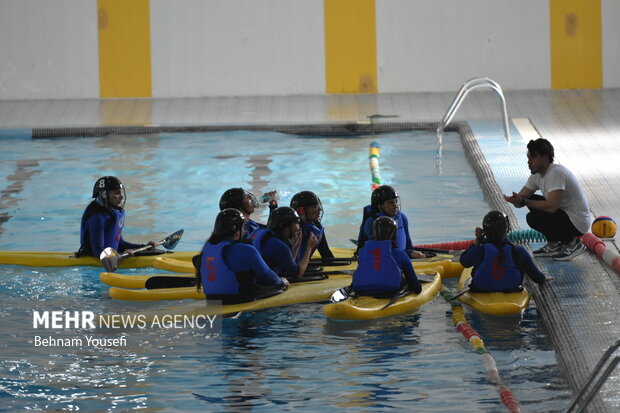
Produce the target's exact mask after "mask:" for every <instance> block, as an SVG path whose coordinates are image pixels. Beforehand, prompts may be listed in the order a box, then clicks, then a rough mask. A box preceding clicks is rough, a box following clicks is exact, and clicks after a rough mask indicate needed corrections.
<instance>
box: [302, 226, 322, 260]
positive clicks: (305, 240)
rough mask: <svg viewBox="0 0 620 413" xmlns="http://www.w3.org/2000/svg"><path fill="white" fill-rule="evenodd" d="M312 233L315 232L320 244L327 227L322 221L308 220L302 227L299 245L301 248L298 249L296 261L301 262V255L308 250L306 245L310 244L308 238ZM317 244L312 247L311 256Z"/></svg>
mask: <svg viewBox="0 0 620 413" xmlns="http://www.w3.org/2000/svg"><path fill="white" fill-rule="evenodd" d="M310 233H313V234H314V236H315V237H316V239H317V243H316V245H317V246H318V245H319V244H320V243H321V239H322V238H323V234H324V233H325V228H323V226H322V225H321V224H320V223H316V224H315V223H314V222H307V223H305V224H304V225H302V227H301V244H300V245H299V250H298V251H297V257H295V261H296V262H299V261H300V260H301V257H303V256H304V251H306V246H307V245H308V238H309V237H310ZM317 246H315V247H314V248H313V249H312V252H311V253H310V256H312V254H314V251H316V249H317Z"/></svg>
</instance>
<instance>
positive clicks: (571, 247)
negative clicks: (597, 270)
mask: <svg viewBox="0 0 620 413" xmlns="http://www.w3.org/2000/svg"><path fill="white" fill-rule="evenodd" d="M585 250H586V246H585V245H583V244H582V243H581V240H580V239H579V238H575V239H574V240H572V241H571V242H569V243H566V244H562V250H561V251H560V252H559V253H557V254H556V255H554V256H552V257H551V258H553V259H554V260H555V261H568V260H572V259H573V258H575V257H576V256H577V255H580V254H582V253H584V252H585Z"/></svg>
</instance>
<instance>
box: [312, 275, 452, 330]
mask: <svg viewBox="0 0 620 413" xmlns="http://www.w3.org/2000/svg"><path fill="white" fill-rule="evenodd" d="M440 289H441V275H440V274H439V272H436V273H435V276H434V277H433V281H432V282H429V283H422V292H421V293H420V294H407V295H406V296H404V297H401V298H399V299H398V300H396V301H394V302H393V303H392V304H390V305H389V306H388V307H387V308H384V307H385V306H386V305H387V304H388V303H389V302H390V298H373V297H351V298H347V299H346V300H344V301H340V302H338V303H332V304H327V305H326V306H324V307H323V313H324V314H325V315H326V316H327V318H329V319H331V320H337V321H352V320H372V319H375V318H382V317H388V316H391V315H396V314H403V313H406V312H409V311H412V310H414V309H416V308H418V307H420V306H421V305H423V304H426V303H428V302H429V301H431V300H432V299H433V298H434V297H435V296H436V295H437V294H438V293H439V290H440Z"/></svg>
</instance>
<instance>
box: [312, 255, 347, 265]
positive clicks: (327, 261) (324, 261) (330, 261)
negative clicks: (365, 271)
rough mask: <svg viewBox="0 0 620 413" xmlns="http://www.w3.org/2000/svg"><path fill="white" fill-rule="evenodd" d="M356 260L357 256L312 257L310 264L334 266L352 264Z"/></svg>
mask: <svg viewBox="0 0 620 413" xmlns="http://www.w3.org/2000/svg"><path fill="white" fill-rule="evenodd" d="M356 261H357V257H346V258H340V257H334V258H310V264H320V265H329V266H332V267H334V266H337V265H350V264H351V263H352V262H356Z"/></svg>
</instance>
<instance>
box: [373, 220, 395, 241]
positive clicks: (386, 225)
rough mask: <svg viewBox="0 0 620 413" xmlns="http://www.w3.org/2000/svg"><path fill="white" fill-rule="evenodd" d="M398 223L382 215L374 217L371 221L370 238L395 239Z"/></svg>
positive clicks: (376, 239) (378, 239) (377, 239)
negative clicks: (373, 220)
mask: <svg viewBox="0 0 620 413" xmlns="http://www.w3.org/2000/svg"><path fill="white" fill-rule="evenodd" d="M397 229H398V224H397V223H396V221H394V219H392V218H390V217H387V216H382V217H379V218H377V219H375V222H373V223H372V238H373V239H374V240H375V241H386V240H394V239H396V230H397Z"/></svg>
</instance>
